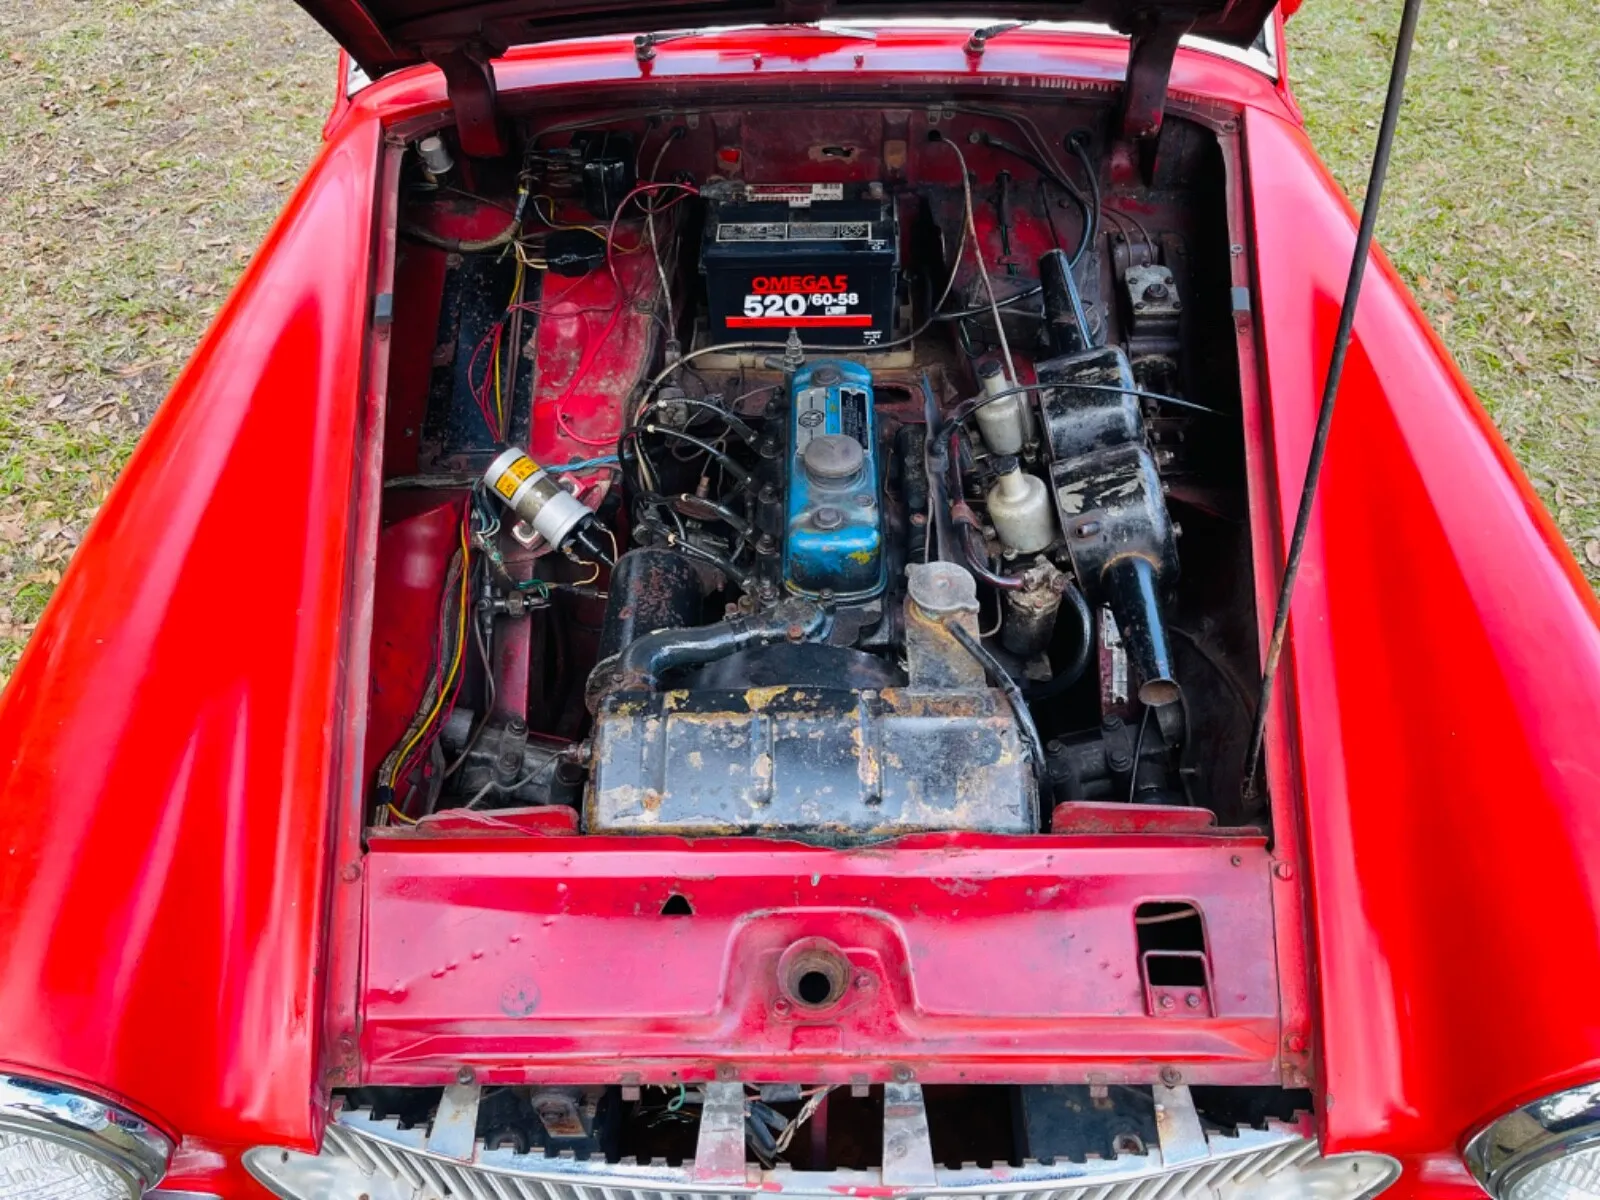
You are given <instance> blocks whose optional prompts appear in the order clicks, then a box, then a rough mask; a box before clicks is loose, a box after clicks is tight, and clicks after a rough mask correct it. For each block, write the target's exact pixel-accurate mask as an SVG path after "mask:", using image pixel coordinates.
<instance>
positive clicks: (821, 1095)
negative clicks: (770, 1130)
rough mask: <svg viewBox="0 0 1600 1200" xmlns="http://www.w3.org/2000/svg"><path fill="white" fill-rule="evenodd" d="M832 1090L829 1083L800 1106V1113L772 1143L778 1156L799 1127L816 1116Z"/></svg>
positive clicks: (792, 1139) (792, 1138)
mask: <svg viewBox="0 0 1600 1200" xmlns="http://www.w3.org/2000/svg"><path fill="white" fill-rule="evenodd" d="M833 1088H834V1085H833V1084H831V1083H830V1084H828V1085H827V1086H826V1087H821V1088H818V1089H817V1090H816V1091H815V1092H813V1093H812V1094H811V1096H810V1098H809V1099H807V1100H806V1102H805V1103H804V1104H803V1105H801V1106H800V1111H799V1112H798V1113H796V1114H795V1118H794V1120H792V1121H790V1122H789V1123H788V1124H787V1125H785V1126H784V1127H783V1132H782V1133H780V1134H779V1135H778V1136H777V1139H776V1140H775V1141H774V1143H773V1146H774V1148H775V1149H776V1150H777V1152H778V1153H779V1154H782V1153H783V1152H784V1151H785V1150H787V1149H788V1148H789V1143H790V1142H792V1141H794V1135H795V1134H796V1133H798V1132H799V1131H800V1126H802V1125H804V1124H805V1123H806V1122H807V1121H809V1120H810V1119H811V1118H812V1117H814V1116H815V1115H816V1112H817V1109H819V1108H821V1107H822V1102H823V1101H824V1100H826V1099H827V1098H828V1093H829V1092H831V1091H833Z"/></svg>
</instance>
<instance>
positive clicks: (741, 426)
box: [618, 367, 756, 445]
mask: <svg viewBox="0 0 1600 1200" xmlns="http://www.w3.org/2000/svg"><path fill="white" fill-rule="evenodd" d="M685 370H693V368H692V367H686V368H685ZM669 404H682V405H683V406H684V407H686V408H694V409H699V410H701V411H703V412H709V413H711V414H712V415H714V416H718V417H721V418H722V420H723V423H724V424H726V425H727V427H728V428H729V429H730V430H732V431H733V432H734V433H735V434H736V435H738V438H739V440H740V441H742V442H744V443H746V444H747V445H753V444H754V443H755V440H756V431H755V430H754V429H751V428H750V426H748V425H746V424H745V423H744V422H743V421H741V420H740V419H739V418H738V417H737V416H735V415H734V414H733V413H731V412H729V411H728V410H727V409H725V408H722V407H720V406H718V405H715V404H713V403H711V401H709V400H701V399H698V398H697V397H694V396H669V397H666V398H663V397H661V396H656V397H654V398H652V399H651V400H648V401H646V403H645V404H644V406H643V407H642V408H640V409H639V411H638V412H637V413H635V414H634V418H633V423H634V425H640V424H642V423H643V422H644V416H645V414H646V413H648V412H650V411H651V410H652V409H657V408H665V407H666V406H667V405H669ZM623 432H624V434H626V432H627V431H626V430H624V431H623ZM618 440H619V441H620V440H621V439H620V438H619V439H618Z"/></svg>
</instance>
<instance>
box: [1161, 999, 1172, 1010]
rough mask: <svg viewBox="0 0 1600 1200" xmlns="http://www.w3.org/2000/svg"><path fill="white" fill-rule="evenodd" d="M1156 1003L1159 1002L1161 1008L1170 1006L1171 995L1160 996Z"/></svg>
mask: <svg viewBox="0 0 1600 1200" xmlns="http://www.w3.org/2000/svg"><path fill="white" fill-rule="evenodd" d="M1158 1003H1160V1005H1161V1007H1162V1008H1171V1007H1172V997H1171V996H1162V997H1161V999H1160V1001H1159V1002H1158Z"/></svg>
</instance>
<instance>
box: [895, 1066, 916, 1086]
mask: <svg viewBox="0 0 1600 1200" xmlns="http://www.w3.org/2000/svg"><path fill="white" fill-rule="evenodd" d="M912 1078H913V1076H912V1073H911V1068H910V1067H907V1066H899V1067H896V1068H895V1069H894V1081H895V1082H896V1083H910V1082H911V1080H912Z"/></svg>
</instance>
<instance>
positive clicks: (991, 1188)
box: [323, 1112, 1317, 1200]
mask: <svg viewBox="0 0 1600 1200" xmlns="http://www.w3.org/2000/svg"><path fill="white" fill-rule="evenodd" d="M424 1142H425V1138H424V1131H423V1130H420V1129H412V1130H402V1129H400V1128H399V1126H398V1125H396V1124H395V1123H394V1122H392V1121H373V1120H371V1118H370V1116H369V1115H368V1114H365V1113H361V1112H351V1113H344V1114H341V1116H340V1117H339V1122H338V1124H336V1125H333V1126H331V1127H329V1129H328V1133H327V1139H326V1143H325V1145H324V1148H323V1154H324V1155H330V1154H333V1155H341V1156H344V1157H346V1158H348V1159H350V1160H351V1162H352V1163H353V1164H354V1165H355V1166H356V1167H357V1168H358V1169H359V1170H360V1171H361V1172H362V1173H363V1174H365V1175H381V1176H383V1177H385V1178H387V1179H389V1180H393V1181H395V1182H397V1183H401V1184H408V1185H409V1186H410V1187H411V1188H412V1189H414V1195H415V1200H453V1198H455V1197H471V1198H472V1200H709V1198H710V1197H712V1196H723V1195H729V1194H750V1195H755V1194H757V1193H758V1192H767V1191H774V1190H779V1191H782V1192H783V1193H784V1194H785V1195H789V1196H794V1195H815V1196H827V1197H837V1196H839V1195H840V1194H841V1192H846V1193H847V1192H848V1190H849V1189H850V1188H852V1187H874V1188H878V1187H882V1186H883V1183H882V1179H881V1177H880V1175H879V1173H878V1172H876V1171H830V1172H810V1171H793V1170H789V1169H788V1168H785V1167H782V1166H780V1167H777V1168H775V1169H773V1170H770V1171H760V1172H759V1173H757V1172H756V1169H755V1168H752V1169H751V1178H750V1181H749V1182H748V1183H747V1184H746V1185H745V1186H743V1187H740V1186H738V1185H736V1184H735V1185H727V1184H711V1185H708V1184H705V1183H701V1182H697V1181H696V1179H695V1172H694V1164H693V1163H692V1162H688V1163H685V1164H683V1165H682V1166H677V1167H673V1166H668V1165H667V1164H666V1163H664V1162H654V1163H639V1162H636V1161H633V1160H629V1159H624V1160H623V1161H621V1162H619V1163H595V1162H581V1161H578V1160H576V1159H573V1158H570V1157H563V1158H545V1157H543V1156H542V1155H532V1154H518V1153H516V1152H515V1151H512V1150H486V1149H485V1148H484V1146H483V1143H482V1142H479V1143H478V1144H477V1145H476V1146H475V1147H474V1154H473V1161H472V1162H471V1163H461V1162H453V1161H450V1160H448V1159H444V1158H440V1157H438V1156H435V1155H432V1154H430V1153H428V1151H427V1150H426V1149H425V1148H424ZM1207 1145H1208V1150H1209V1153H1208V1155H1207V1157H1205V1158H1203V1159H1199V1160H1197V1161H1195V1162H1192V1163H1189V1164H1186V1165H1183V1166H1178V1167H1171V1168H1168V1167H1165V1166H1164V1165H1163V1164H1162V1161H1161V1152H1160V1151H1159V1150H1152V1151H1151V1152H1150V1153H1148V1154H1145V1155H1126V1154H1125V1155H1121V1156H1119V1157H1117V1158H1115V1159H1095V1158H1091V1159H1089V1160H1088V1161H1086V1162H1082V1163H1070V1162H1069V1163H1059V1164H1056V1165H1046V1164H1042V1163H1034V1162H1030V1163H1024V1164H1023V1165H1022V1166H1021V1167H1002V1168H998V1169H990V1168H980V1167H977V1166H971V1165H968V1166H964V1167H960V1168H938V1169H937V1176H938V1183H937V1186H935V1187H933V1188H930V1189H928V1190H927V1191H926V1193H925V1194H926V1195H928V1196H929V1197H930V1200H940V1198H942V1197H956V1196H970V1197H985V1198H988V1197H997V1196H1002V1195H1003V1196H1006V1197H1008V1198H1010V1200H1158V1198H1159V1200H1179V1198H1180V1197H1184V1198H1187V1197H1194V1196H1204V1195H1206V1194H1207V1193H1208V1192H1210V1191H1212V1190H1214V1189H1215V1190H1228V1189H1229V1185H1230V1184H1231V1185H1239V1184H1245V1183H1248V1182H1250V1181H1252V1180H1256V1179H1261V1180H1265V1179H1268V1178H1270V1177H1272V1176H1273V1175H1276V1174H1278V1173H1280V1172H1283V1171H1289V1170H1293V1169H1295V1168H1296V1167H1297V1166H1298V1165H1300V1164H1302V1163H1304V1162H1305V1161H1306V1160H1308V1159H1315V1158H1317V1143H1316V1141H1315V1140H1313V1139H1310V1138H1306V1137H1303V1136H1301V1135H1300V1134H1298V1133H1296V1132H1294V1131H1293V1130H1290V1129H1283V1128H1278V1129H1270V1130H1266V1131H1256V1130H1245V1131H1242V1132H1241V1134H1240V1135H1239V1136H1237V1137H1218V1136H1213V1137H1211V1138H1208V1139H1207Z"/></svg>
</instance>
